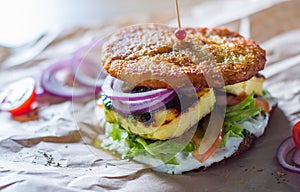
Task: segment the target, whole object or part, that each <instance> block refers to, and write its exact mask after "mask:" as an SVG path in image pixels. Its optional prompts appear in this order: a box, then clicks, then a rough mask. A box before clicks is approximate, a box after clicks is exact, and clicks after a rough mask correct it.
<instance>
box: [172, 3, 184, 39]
mask: <svg viewBox="0 0 300 192" xmlns="http://www.w3.org/2000/svg"><path fill="white" fill-rule="evenodd" d="M175 5H176V15H177V24H178V29H177V30H176V31H175V36H176V38H177V39H179V40H184V39H185V37H186V32H185V30H182V29H181V23H180V15H179V6H178V0H175Z"/></svg>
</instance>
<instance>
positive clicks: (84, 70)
mask: <svg viewBox="0 0 300 192" xmlns="http://www.w3.org/2000/svg"><path fill="white" fill-rule="evenodd" d="M102 44H103V42H100V43H98V44H96V43H90V44H88V45H86V46H84V47H81V48H80V49H78V50H77V51H75V53H74V54H73V58H72V64H71V69H72V73H73V75H74V79H75V81H76V82H78V83H80V84H82V85H84V86H87V87H92V88H96V89H97V90H100V89H101V86H102V84H103V81H104V78H105V77H106V76H107V73H106V72H105V71H104V70H103V68H102V66H101V65H100V63H99V61H100V60H101V58H100V52H101V47H102ZM93 52H96V53H97V55H96V56H97V57H91V55H93V54H92V53H93Z"/></svg>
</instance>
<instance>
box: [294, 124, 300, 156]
mask: <svg viewBox="0 0 300 192" xmlns="http://www.w3.org/2000/svg"><path fill="white" fill-rule="evenodd" d="M292 132H293V139H294V142H295V144H296V146H297V148H298V149H299V150H300V121H298V122H297V123H296V124H295V125H294V127H293V131H292Z"/></svg>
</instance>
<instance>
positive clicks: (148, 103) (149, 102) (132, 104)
mask: <svg viewBox="0 0 300 192" xmlns="http://www.w3.org/2000/svg"><path fill="white" fill-rule="evenodd" d="M136 94H138V93H136ZM175 95H176V93H175V92H170V93H166V94H164V95H162V96H159V97H153V98H149V99H145V100H139V101H118V100H113V101H112V105H113V106H114V108H115V109H116V110H117V111H119V112H122V113H125V114H137V113H145V112H149V111H153V110H155V109H158V108H160V107H162V106H164V105H165V104H166V103H168V102H170V101H171V100H172V99H173V98H174V96H175Z"/></svg>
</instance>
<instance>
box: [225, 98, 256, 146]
mask: <svg viewBox="0 0 300 192" xmlns="http://www.w3.org/2000/svg"><path fill="white" fill-rule="evenodd" d="M260 112H261V109H260V108H258V107H256V106H255V98H254V92H253V93H251V94H250V95H249V96H248V97H246V98H245V99H244V100H243V101H242V102H240V103H239V104H237V105H234V106H231V107H228V108H227V110H226V114H225V121H224V136H223V140H222V144H221V146H220V148H222V147H225V146H226V142H227V140H228V138H229V137H241V138H244V137H245V136H246V135H247V134H249V133H248V132H247V131H245V130H244V128H243V126H242V125H241V122H242V121H243V120H245V119H247V118H250V117H254V116H256V115H259V114H260Z"/></svg>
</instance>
